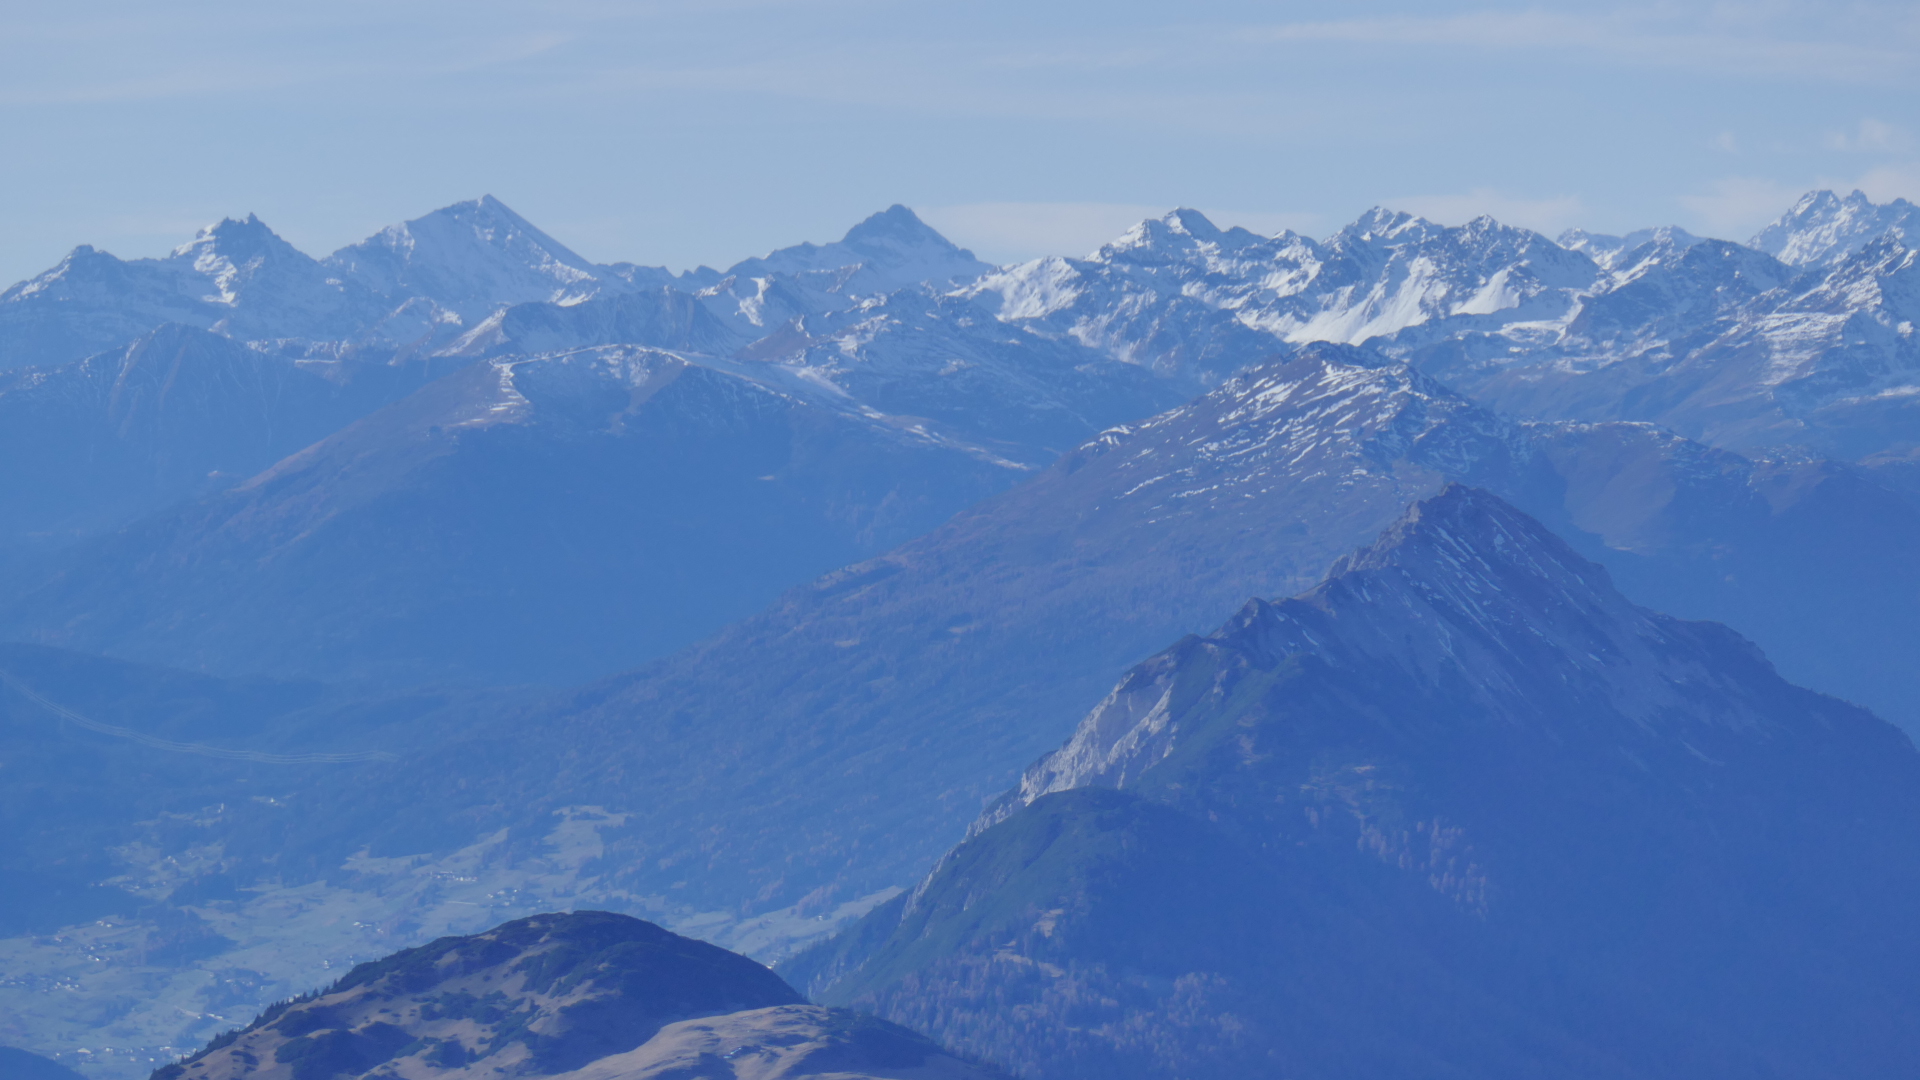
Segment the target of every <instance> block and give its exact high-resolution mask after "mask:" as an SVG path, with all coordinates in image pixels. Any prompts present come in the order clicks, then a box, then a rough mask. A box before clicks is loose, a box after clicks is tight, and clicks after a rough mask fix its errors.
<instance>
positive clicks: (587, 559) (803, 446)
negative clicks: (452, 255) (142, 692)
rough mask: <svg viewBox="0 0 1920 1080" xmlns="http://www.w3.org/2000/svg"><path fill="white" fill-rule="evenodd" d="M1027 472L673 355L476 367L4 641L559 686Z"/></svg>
mask: <svg viewBox="0 0 1920 1080" xmlns="http://www.w3.org/2000/svg"><path fill="white" fill-rule="evenodd" d="M1020 473H1021V470H1020V469H1018V468H1016V467H1014V466H1011V465H1010V464H1008V463H1006V462H1002V461H999V460H997V459H995V458H994V457H993V456H992V455H990V454H986V453H983V452H980V451H977V450H974V449H972V448H970V447H966V446H963V445H954V444H951V443H948V442H944V441H942V440H940V439H937V438H935V437H931V436H928V435H925V434H923V433H918V432H915V431H912V430H903V429H901V428H900V427H896V426H892V425H890V424H889V423H887V422H885V421H884V420H876V419H873V418H870V417H867V416H864V415H862V414H860V413H858V412H856V411H853V410H850V409H847V408H844V407H841V406H839V405H837V404H835V403H834V402H832V401H826V402H824V403H823V402H822V401H820V400H818V399H812V398H807V397H801V396H797V395H796V394H794V393H790V392H787V391H785V390H783V389H780V388H777V387H774V386H769V385H766V384H763V383H761V382H757V381H754V380H753V379H751V378H748V377H743V376H740V375H736V374H733V373H731V372H729V371H727V370H721V369H717V368H714V367H708V366H701V365H697V364H693V363H690V362H688V361H686V360H683V359H681V358H680V357H678V356H676V355H674V354H671V353H663V352H658V351H655V350H649V349H639V348H612V349H605V350H586V351H582V352H577V353H568V354H560V355H556V356H547V357H542V358H538V359H533V360H524V359H508V360H502V361H494V362H483V363H479V364H476V365H474V366H471V367H468V368H465V369H462V370H461V371H459V372H457V373H455V374H454V375H452V376H449V377H446V378H443V379H441V380H439V381H437V382H435V383H433V384H431V385H429V386H428V387H426V388H425V389H423V390H421V391H419V392H418V393H416V394H414V395H413V396H412V397H409V398H408V399H406V400H405V401H402V402H400V403H398V404H395V405H393V406H391V407H388V408H386V409H384V410H382V411H380V412H378V413H376V414H374V415H372V416H369V417H367V418H366V419H364V420H362V421H360V422H358V423H355V424H353V425H352V426H350V427H348V428H346V429H345V430H343V431H341V432H339V433H338V434H336V435H333V436H331V437H329V438H327V439H325V440H322V441H321V442H318V443H316V444H314V445H313V446H311V447H309V448H308V449H306V450H304V451H302V452H301V453H299V454H296V455H294V456H292V457H289V458H287V459H285V460H284V461H282V462H280V463H279V464H278V465H276V466H274V467H273V468H272V469H270V470H268V471H266V472H264V473H261V474H260V475H258V476H255V477H254V478H252V479H251V480H249V481H247V482H246V483H245V484H243V485H240V486H239V487H237V488H235V489H234V490H232V491H229V492H227V493H224V494H222V495H220V496H218V497H215V498H212V499H210V500H207V501H204V502H202V503H198V504H192V505H189V506H187V507H185V508H183V509H181V510H178V511H174V512H172V513H169V514H163V515H159V516H156V517H152V518H148V519H146V520H144V521H142V522H139V523H137V524H135V525H133V526H131V527H129V528H127V529H124V530H122V531H120V532H119V533H117V534H115V535H112V536H108V537H105V538H103V539H101V540H99V541H96V542H94V543H91V544H89V545H84V546H81V547H79V548H76V549H75V550H73V551H72V552H71V553H69V554H67V555H66V556H64V557H63V558H62V559H61V560H60V561H58V562H56V563H54V564H53V565H52V567H51V569H48V570H46V571H43V572H42V574H41V575H40V576H39V577H38V578H34V579H29V581H30V584H29V586H28V587H27V588H26V589H24V590H22V593H21V596H20V598H19V599H18V600H16V601H15V602H14V603H13V604H10V605H8V606H7V607H8V617H7V618H6V620H5V621H6V623H7V624H8V627H9V629H10V630H11V631H12V632H13V633H15V634H16V635H21V636H31V637H34V638H36V639H38V640H43V641H47V642H49V643H52V644H59V645H62V646H65V647H78V648H84V649H87V650H91V651H100V652H109V653H115V654H118V655H123V656H131V657H136V658H140V659H143V660H147V661H152V662H160V663H172V664H178V665H184V666H189V667H200V668H210V669H213V670H216V671H224V672H238V673H260V672H270V673H274V674H281V675H294V676H311V677H330V678H339V677H341V676H343V675H344V676H364V677H375V678H384V679H394V680H413V681H421V680H433V679H455V680H464V681H482V682H490V683H493V684H496V685H498V684H501V683H506V682H517V681H546V682H566V681H569V680H574V679H583V678H588V677H591V676H593V675H596V674H599V673H602V672H605V671H608V670H617V669H619V668H620V667H622V666H624V665H628V664H632V663H635V662H637V661H640V660H643V659H646V658H648V657H650V656H654V655H659V654H660V653H663V652H666V651H669V650H670V649H672V648H675V647H678V646H680V645H683V644H685V643H687V642H689V641H691V640H694V639H696V638H698V637H699V636H701V635H702V634H705V633H708V632H711V631H712V630H714V629H717V628H719V627H720V626H722V625H724V624H725V623H726V622H727V621H728V620H730V619H733V618H737V617H740V616H742V615H745V614H747V613H748V612H750V611H752V610H753V609H754V608H755V607H757V606H759V605H760V604H763V603H765V602H766V601H767V600H768V599H770V598H772V597H773V596H774V595H776V594H777V593H778V592H779V590H780V589H782V588H785V587H787V586H788V585H790V584H791V583H793V582H796V581H804V580H807V579H808V578H810V577H812V576H814V575H817V574H820V573H823V572H825V571H827V570H830V569H832V568H833V567H835V566H839V565H841V564H844V563H846V562H850V561H852V560H854V559H857V558H860V557H863V556H866V555H870V554H872V553H874V552H876V551H880V550H884V549H885V548H887V547H889V546H891V545H892V544H894V543H897V542H899V541H900V540H903V539H905V538H907V537H909V536H912V535H914V534H915V533H918V532H921V531H924V530H926V529H928V528H931V527H932V526H934V525H935V524H937V523H938V522H939V521H940V520H942V519H943V518H945V517H946V516H948V515H949V514H951V513H953V512H954V511H955V510H957V509H959V508H960V507H962V506H965V505H966V504H968V503H970V502H973V501H974V500H976V499H978V498H980V497H981V496H983V495H985V494H988V493H990V492H993V491H995V490H998V489H1000V488H1003V487H1005V486H1006V485H1008V484H1010V483H1011V482H1012V481H1013V480H1014V479H1016V478H1017V477H1018V476H1019V475H1020Z"/></svg>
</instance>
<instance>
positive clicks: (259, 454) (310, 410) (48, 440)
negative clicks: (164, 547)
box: [0, 324, 429, 547]
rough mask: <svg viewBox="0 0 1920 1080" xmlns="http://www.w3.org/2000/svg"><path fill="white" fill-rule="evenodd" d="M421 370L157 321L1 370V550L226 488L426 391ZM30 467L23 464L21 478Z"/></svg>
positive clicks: (94, 528) (72, 534)
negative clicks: (310, 354)
mask: <svg viewBox="0 0 1920 1080" xmlns="http://www.w3.org/2000/svg"><path fill="white" fill-rule="evenodd" d="M428 370H429V368H428V365H427V364H426V363H425V362H416V363H413V364H402V365H393V364H386V363H367V362H360V361H355V360H352V359H345V360H332V361H320V360H312V361H295V360H290V359H286V358H283V357H280V356H274V355H269V354H267V353H264V352H261V351H258V350H255V349H250V348H247V347H246V346H244V345H240V344H238V343H236V342H234V341H231V340H229V339H227V338H224V337H221V336H220V335H218V334H214V333H210V332H208V331H204V330H196V329H193V328H191V327H186V326H180V325H178V324H167V325H164V326H161V327H159V328H158V329H155V330H153V331H152V332H150V333H147V334H144V335H142V336H141V337H139V338H138V339H136V340H135V341H133V343H132V344H130V345H127V346H126V347H125V348H123V349H116V350H113V351H111V352H105V353H101V354H99V355H97V356H93V357H90V358H88V359H85V360H81V361H76V362H74V363H69V364H65V365H61V366H58V367H51V368H18V369H14V370H12V371H7V372H4V373H0V459H4V460H6V461H9V462H13V463H15V465H16V467H14V468H10V469H7V470H5V472H4V473H0V506H3V507H5V508H6V511H7V513H6V523H5V526H4V532H3V533H0V543H6V544H9V545H25V544H31V545H33V546H37V547H45V546H49V545H53V544H57V543H60V542H63V541H66V542H70V541H71V540H73V539H74V538H76V537H80V536H86V535H88V534H90V533H97V532H99V531H101V530H103V529H106V528H110V527H112V526H115V525H118V524H121V523H124V522H126V521H128V520H131V519H133V518H135V517H138V516H140V515H141V514H142V513H145V512H150V511H153V510H157V509H160V508H161V507H164V506H168V505H170V504H172V503H175V502H178V501H179V500H181V499H183V498H186V497H189V496H193V495H197V494H204V493H207V492H211V491H218V490H220V489H222V488H225V487H229V486H232V485H233V484H236V483H239V482H240V481H242V480H244V479H246V478H247V477H248V476H251V475H252V474H254V473H256V472H258V471H260V470H261V469H264V468H266V467H267V466H269V465H271V464H273V463H274V462H275V461H278V460H279V459H281V458H283V457H285V456H286V455H288V454H291V453H293V452H294V451H296V450H298V449H300V448H301V447H304V446H306V445H308V444H309V443H312V442H314V441H316V440H318V439H321V438H324V437H325V436H327V435H329V434H331V433H333V432H334V431H337V430H339V429H340V428H341V427H344V426H345V425H347V424H349V423H351V422H353V421H354V420H356V419H358V418H360V417H361V416H364V415H366V414H367V413H369V412H372V411H373V410H375V409H377V408H379V407H381V406H382V405H385V404H387V403H388V402H391V401H393V400H395V399H397V398H401V397H404V396H406V394H408V393H410V392H411V391H413V390H414V389H417V388H418V387H419V386H421V385H422V384H424V383H425V382H427V381H428V380H427V375H428ZM28 463H31V467H28Z"/></svg>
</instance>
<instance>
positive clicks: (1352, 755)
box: [787, 486, 1920, 1080]
mask: <svg viewBox="0 0 1920 1080" xmlns="http://www.w3.org/2000/svg"><path fill="white" fill-rule="evenodd" d="M1916 886H1920V755H1916V754H1915V752H1914V750H1913V747H1912V744H1911V743H1910V742H1909V741H1908V740H1907V739H1906V737H1905V736H1903V735H1901V734H1900V733H1899V732H1898V731H1897V730H1895V729H1893V728H1892V727H1890V726H1889V725H1887V724H1884V723H1882V722H1881V721H1879V720H1877V719H1875V718H1874V717H1873V716H1872V715H1870V714H1868V713H1866V712H1865V711H1863V710H1860V709H1858V708H1855V707H1853V706H1849V705H1846V704H1844V703H1842V702H1839V701H1835V700H1833V699H1831V698H1825V697H1821V696H1819V695H1816V694H1813V693H1810V692H1807V691H1804V690H1800V689H1798V688H1796V687H1793V686H1791V685H1789V684H1787V683H1785V682H1784V681H1782V680H1781V679H1780V678H1779V677H1778V676H1777V675H1775V674H1774V672H1773V670H1772V669H1771V668H1770V667H1769V666H1768V665H1767V663H1766V662H1765V660H1764V659H1763V658H1762V657H1761V655H1760V654H1759V653H1758V651H1757V650H1755V649H1754V648H1753V647H1752V646H1751V645H1750V644H1749V643H1747V642H1746V641H1744V640H1742V639H1741V638H1739V637H1738V636H1737V635H1735V634H1733V633H1732V632H1730V631H1728V630H1726V629H1725V628H1724V627H1721V626H1718V625H1715V624H1710V623H1688V622H1681V621H1677V620H1674V619H1671V618H1668V617H1665V616H1661V615H1656V614H1653V613H1651V612H1648V611H1646V610H1644V609H1640V608H1636V607H1634V606H1633V605H1632V604H1630V603H1628V602H1627V601H1626V600H1625V598H1623V597H1622V596H1620V594H1619V593H1618V592H1616V591H1615V590H1614V589H1613V588H1612V586H1611V584H1610V582H1609V581H1608V579H1607V575H1606V573H1605V571H1604V570H1602V569H1601V568H1599V567H1598V566H1595V565H1593V564H1591V563H1588V562H1586V561H1585V560H1583V559H1581V558H1580V557H1579V556H1578V555H1576V554H1575V553H1574V552H1573V551H1572V550H1570V549H1569V548H1568V547H1567V546H1566V545H1565V544H1564V543H1562V542H1561V541H1559V540H1558V539H1557V538H1555V537H1554V536H1553V535H1552V534H1550V533H1548V532H1547V531H1546V530H1545V529H1544V528H1542V527H1541V526H1539V525H1538V524H1537V523H1535V522H1534V521H1532V520H1531V519H1529V518H1527V517H1525V516H1524V515H1522V514H1520V513H1518V512H1517V511H1515V510H1513V509H1512V508H1511V507H1509V506H1507V505H1505V504H1504V503H1501V502H1500V501H1499V500H1497V499H1495V498H1493V497H1492V496H1489V495H1487V494H1485V493H1484V492H1480V491H1476V490H1472V489H1468V488H1464V487H1459V486H1454V487H1449V488H1448V489H1446V490H1445V491H1444V492H1442V493H1441V494H1440V495H1438V496H1437V497H1435V498H1433V499H1430V500H1428V501H1426V502H1424V503H1422V504H1420V505H1419V506H1417V507H1415V508H1414V509H1413V510H1412V511H1410V512H1409V513H1408V514H1407V516H1406V517H1405V518H1403V519H1402V520H1401V521H1400V522H1398V523H1397V524H1395V525H1394V526H1393V527H1392V528H1390V529H1389V530H1388V531H1387V532H1386V533H1385V535H1383V536H1382V537H1381V539H1380V540H1379V541H1378V542H1377V543H1375V544H1374V545H1372V546H1370V547H1368V548H1364V549H1362V550H1360V551H1359V552H1357V553H1355V554H1354V555H1352V556H1350V557H1348V558H1346V559H1343V560H1341V561H1340V562H1339V563H1337V564H1336V565H1335V567H1334V568H1333V570H1332V571H1331V572H1330V573H1329V575H1328V577H1327V580H1326V581H1325V582H1324V583H1323V584H1321V585H1320V586H1318V587H1317V588H1315V589H1313V590H1312V591H1310V592H1308V593H1306V594H1304V595H1302V596H1300V597H1299V598H1297V599H1293V600H1286V601H1281V602H1277V603H1268V602H1265V601H1258V600H1256V601H1253V602H1251V603H1249V604H1248V605H1247V606H1246V607H1245V608H1244V609H1243V610H1242V611H1241V612H1240V613H1239V614H1238V615H1236V616H1235V617H1234V618H1233V619H1231V620H1229V621H1228V622H1227V624H1226V625H1224V626H1223V627H1221V629H1220V630H1218V631H1216V632H1215V633H1213V634H1211V635H1209V636H1207V637H1204V638H1191V637H1190V638H1187V639H1185V640H1183V641H1181V642H1180V643H1178V644H1176V645H1175V646H1173V647H1172V648H1170V649H1168V650H1167V651H1165V652H1163V653H1161V654H1160V655H1158V656H1156V657H1154V658H1153V659H1151V660H1148V661H1146V662H1145V663H1143V664H1141V665H1139V666H1138V667H1136V668H1135V669H1134V670H1133V671H1132V672H1131V673H1129V674H1128V675H1127V676H1126V678H1125V679H1123V680H1122V681H1121V683H1120V684H1119V686H1118V687H1116V688H1115V690H1114V691H1113V693H1112V694H1111V695H1110V696H1109V697H1108V698H1107V699H1106V701H1104V702H1103V703H1102V704H1101V705H1100V706H1099V707H1098V708H1096V709H1095V710H1094V711H1093V712H1092V713H1091V714H1089V715H1088V716H1087V718H1086V719H1085V720H1084V721H1082V723H1081V725H1080V727H1079V729H1078V730H1077V731H1076V732H1075V733H1074V736H1073V738H1072V739H1071V740H1070V741H1069V742H1068V743H1067V744H1066V745H1065V746H1064V747H1062V748H1061V749H1060V750H1058V751H1056V752H1055V753H1053V754H1051V755H1048V756H1047V757H1046V758H1044V759H1042V760H1041V761H1040V762H1039V763H1038V764H1036V765H1034V766H1033V767H1032V768H1031V769H1029V770H1028V771H1027V772H1026V774H1025V775H1024V776H1023V778H1022V779H1021V782H1020V784H1019V786H1018V787H1017V788H1016V789H1015V790H1014V791H1013V792H1011V793H1010V794H1009V795H1008V796H1007V797H1006V798H1005V799H1003V800H1002V802H1001V803H1000V804H998V805H997V806H996V807H994V808H992V809H990V810H989V811H988V813H987V814H986V815H985V816H984V817H983V818H982V819H981V821H980V822H979V824H978V825H977V826H976V834H975V835H974V836H973V837H972V838H971V839H970V840H968V841H967V842H966V843H964V844H963V845H961V846H960V847H959V848H957V849H955V851H954V852H953V853H952V854H951V855H950V856H949V857H948V858H947V859H946V860H945V861H944V862H943V863H942V864H941V865H940V867H939V868H938V869H937V870H936V871H935V872H934V873H933V875H932V876H931V877H930V878H928V879H927V881H926V882H925V884H923V885H922V887H921V888H920V889H919V890H918V891H917V892H915V893H913V894H911V895H910V896H906V897H902V898H901V899H900V900H898V901H895V902H894V903H892V904H889V905H887V906H886V907H884V908H881V909H879V910H877V911H876V912H875V913H874V914H873V915H871V916H869V917H868V919H867V920H866V921H865V922H864V923H862V924H860V925H859V926H857V927H856V928H854V929H853V930H852V931H850V932H849V933H848V934H847V935H845V936H844V937H843V938H841V939H839V940H838V941H836V942H834V943H831V944H829V945H827V946H823V947H821V948H819V949H817V950H815V951H814V952H812V953H809V954H807V955H805V956H803V957H801V958H799V959H798V960H796V961H795V962H793V963H792V964H791V965H789V967H788V969H787V972H788V974H789V977H790V978H794V979H796V980H800V981H801V982H803V983H804V984H805V985H809V986H812V987H814V988H815V989H816V991H821V992H824V993H825V996H826V997H827V998H828V999H829V1000H834V1001H840V1002H852V1003H858V1004H859V1005H860V1006H862V1007H869V1008H876V1009H878V1010H879V1011H880V1012H881V1014H882V1015H885V1016H889V1017H891V1018H894V1019H896V1020H900V1021H902V1022H907V1023H914V1024H917V1025H920V1026H921V1027H923V1028H924V1029H925V1030H928V1031H931V1032H932V1033H934V1034H935V1036H936V1037H938V1038H942V1039H946V1040H948V1041H949V1042H952V1043H953V1044H955V1045H958V1046H961V1047H963V1048H966V1047H976V1048H980V1047H987V1046H993V1047H995V1048H996V1050H998V1051H999V1052H1001V1053H1002V1054H1003V1055H1005V1056H1004V1057H1003V1060H1006V1061H1008V1062H1009V1063H1010V1064H1012V1065H1014V1066H1015V1067H1016V1068H1018V1069H1021V1070H1022V1071H1023V1072H1024V1073H1025V1074H1026V1075H1029V1076H1033V1077H1046V1078H1051V1077H1095V1076H1101V1077H1108V1076H1111V1077H1133V1076H1139V1077H1147V1076H1164V1075H1175V1074H1178V1075H1188V1074H1191V1075H1288V1076H1301V1077H1321V1076H1325V1077H1335V1076H1339V1077H1348V1076H1399V1075H1409V1074H1418V1075H1424V1076H1459V1077H1509V1076H1511V1077H1522V1076H1540V1075H1554V1076H1571V1077H1587V1076H1592V1077H1645V1078H1655V1077H1673V1078H1676V1080H1678V1078H1681V1077H1697V1076H1703V1075H1713V1076H1720V1075H1741V1076H1756V1077H1772V1076H1778V1077H1815V1076H1832V1077H1842V1076H1847V1077H1866V1076H1873V1077H1881V1076H1884V1077H1893V1076H1899V1075H1904V1073H1905V1071H1906V1068H1907V1063H1909V1062H1910V1061H1911V1060H1912V1056H1913V1054H1914V1052H1915V1050H1916V1049H1920V1047H1916V1046H1915V1043H1916V1038H1917V1037H1916V1035H1915V1034H1914V1030H1915V1028H1914V1023H1913V1021H1914V1019H1915V1017H1916V1014H1920V976H1916V975H1915V974H1914V973H1915V971H1916V966H1915V964H1916V961H1917V960H1920V932H1916V930H1915V929H1914V927H1913V926H1912V924H1911V920H1910V919H1908V918H1907V917H1906V913H1905V908H1906V906H1907V904H1906V900H1907V898H1908V897H1910V896H1912V895H1913V890H1914V889H1915V888H1916Z"/></svg>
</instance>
